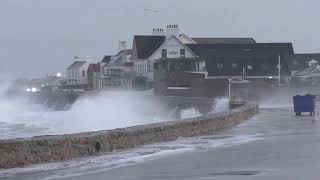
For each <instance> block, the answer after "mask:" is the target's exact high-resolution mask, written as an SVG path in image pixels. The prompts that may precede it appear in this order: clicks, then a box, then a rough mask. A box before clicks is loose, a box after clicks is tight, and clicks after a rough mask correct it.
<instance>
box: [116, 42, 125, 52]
mask: <svg viewBox="0 0 320 180" xmlns="http://www.w3.org/2000/svg"><path fill="white" fill-rule="evenodd" d="M126 49H127V42H126V41H119V48H118V50H119V51H121V50H126Z"/></svg>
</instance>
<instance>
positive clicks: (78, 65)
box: [67, 61, 86, 69]
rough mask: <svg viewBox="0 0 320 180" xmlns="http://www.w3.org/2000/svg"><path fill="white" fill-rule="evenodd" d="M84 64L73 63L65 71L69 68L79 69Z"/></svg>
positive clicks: (80, 62) (79, 62) (83, 62)
mask: <svg viewBox="0 0 320 180" xmlns="http://www.w3.org/2000/svg"><path fill="white" fill-rule="evenodd" d="M85 63H86V61H74V62H73V63H72V64H71V65H70V66H69V67H68V68H67V69H70V68H79V67H81V66H82V65H84V64H85Z"/></svg>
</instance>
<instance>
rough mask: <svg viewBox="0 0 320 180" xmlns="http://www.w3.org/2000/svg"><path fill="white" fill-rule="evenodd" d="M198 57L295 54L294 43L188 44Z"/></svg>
mask: <svg viewBox="0 0 320 180" xmlns="http://www.w3.org/2000/svg"><path fill="white" fill-rule="evenodd" d="M187 46H188V47H189V48H190V49H191V50H192V51H193V52H195V53H196V54H197V55H198V56H200V57H201V56H204V57H206V56H207V55H208V54H213V55H224V56H227V55H234V54H242V55H244V54H248V55H252V54H259V55H263V54H266V55H270V54H279V53H281V54H293V53H294V51H293V47H292V43H254V44H248V43H246V44H187Z"/></svg>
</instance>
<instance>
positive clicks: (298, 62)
mask: <svg viewBox="0 0 320 180" xmlns="http://www.w3.org/2000/svg"><path fill="white" fill-rule="evenodd" d="M312 59H314V60H316V61H318V62H319V63H320V53H312V54H292V55H287V56H285V60H286V61H287V62H288V65H289V67H290V69H291V70H294V71H300V70H303V69H305V68H306V67H308V66H309V64H308V62H309V61H311V60H312Z"/></svg>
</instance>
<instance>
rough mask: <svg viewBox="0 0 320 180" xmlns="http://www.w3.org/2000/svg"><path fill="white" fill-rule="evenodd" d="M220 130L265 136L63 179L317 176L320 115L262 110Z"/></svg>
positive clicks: (193, 179)
mask: <svg viewBox="0 0 320 180" xmlns="http://www.w3.org/2000/svg"><path fill="white" fill-rule="evenodd" d="M222 134H224V135H234V136H237V135H241V134H258V136H259V137H261V140H257V141H252V142H248V143H245V144H241V145H237V146H230V147H222V148H209V149H208V150H205V151H193V152H186V153H181V154H175V155H168V156H166V157H161V158H158V159H155V160H151V161H147V162H144V163H138V164H135V165H131V166H126V167H121V168H116V169H112V170H107V171H104V172H99V173H94V174H87V175H82V176H79V177H69V178H63V179H64V180H76V179H77V180H85V179H95V180H102V179H113V180H116V179H119V180H120V179H121V180H126V179H130V180H131V179H133V180H142V179H146V180H147V179H170V180H171V179H172V180H173V179H174V180H197V179H198V180H205V179H208V180H209V179H210V180H211V179H217V180H233V179H235V180H239V179H252V180H256V179H261V180H270V179H279V180H280V179H281V180H285V179H288V180H293V179H296V180H301V179H308V180H309V179H310V180H311V179H319V176H320V174H319V167H320V153H319V152H320V123H319V120H317V117H310V116H302V117H295V116H294V115H293V113H292V109H291V108H280V109H279V108H276V109H262V110H260V113H259V114H258V115H257V116H255V117H254V118H252V119H251V120H250V121H248V122H247V123H246V124H244V125H240V126H238V127H236V128H233V129H232V130H228V131H225V132H223V133H222Z"/></svg>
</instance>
